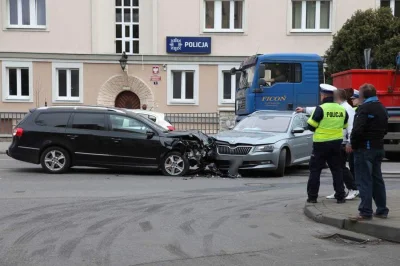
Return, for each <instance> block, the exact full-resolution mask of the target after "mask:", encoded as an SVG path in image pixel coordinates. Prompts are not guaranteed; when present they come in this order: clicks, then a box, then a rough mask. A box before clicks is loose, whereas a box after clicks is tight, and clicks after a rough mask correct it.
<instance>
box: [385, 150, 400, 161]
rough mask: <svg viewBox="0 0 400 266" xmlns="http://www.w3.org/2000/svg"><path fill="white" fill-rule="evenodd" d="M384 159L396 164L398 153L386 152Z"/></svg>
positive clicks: (399, 157)
mask: <svg viewBox="0 0 400 266" xmlns="http://www.w3.org/2000/svg"><path fill="white" fill-rule="evenodd" d="M385 158H386V159H388V160H389V161H393V162H398V161H400V153H396V152H386V154H385Z"/></svg>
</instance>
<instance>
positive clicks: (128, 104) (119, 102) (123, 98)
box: [115, 91, 140, 109]
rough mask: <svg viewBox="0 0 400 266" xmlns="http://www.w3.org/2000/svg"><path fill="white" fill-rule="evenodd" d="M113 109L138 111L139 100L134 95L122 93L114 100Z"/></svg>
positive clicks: (128, 92)
mask: <svg viewBox="0 0 400 266" xmlns="http://www.w3.org/2000/svg"><path fill="white" fill-rule="evenodd" d="M115 107H117V108H126V109H140V99H139V97H138V96H137V95H136V93H134V92H131V91H123V92H121V93H120V94H118V96H117V98H116V99H115Z"/></svg>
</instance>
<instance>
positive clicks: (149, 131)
mask: <svg viewBox="0 0 400 266" xmlns="http://www.w3.org/2000/svg"><path fill="white" fill-rule="evenodd" d="M146 135H147V139H151V138H152V137H153V136H154V132H153V131H151V130H147V131H146Z"/></svg>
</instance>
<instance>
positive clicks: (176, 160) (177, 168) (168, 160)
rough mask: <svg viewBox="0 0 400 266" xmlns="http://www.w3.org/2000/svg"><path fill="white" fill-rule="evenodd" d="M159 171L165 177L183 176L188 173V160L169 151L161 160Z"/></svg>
mask: <svg viewBox="0 0 400 266" xmlns="http://www.w3.org/2000/svg"><path fill="white" fill-rule="evenodd" d="M161 171H162V172H163V174H164V175H166V176H184V175H186V174H187V172H188V171H189V160H188V159H187V157H186V156H185V155H182V154H181V153H180V152H177V151H171V152H169V153H168V154H167V155H165V157H164V158H163V160H162V162H161Z"/></svg>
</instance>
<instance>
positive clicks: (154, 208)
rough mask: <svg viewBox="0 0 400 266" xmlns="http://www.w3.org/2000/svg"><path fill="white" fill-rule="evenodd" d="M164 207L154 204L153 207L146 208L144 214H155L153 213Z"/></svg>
mask: <svg viewBox="0 0 400 266" xmlns="http://www.w3.org/2000/svg"><path fill="white" fill-rule="evenodd" d="M164 206H165V204H154V205H152V206H150V207H148V208H147V209H146V212H148V213H155V212H157V211H158V210H160V209H161V208H163V207H164Z"/></svg>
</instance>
